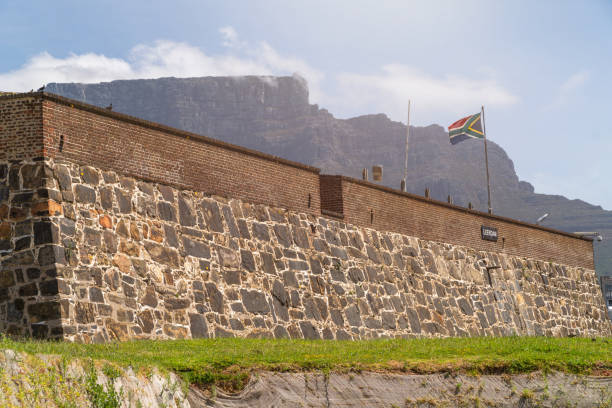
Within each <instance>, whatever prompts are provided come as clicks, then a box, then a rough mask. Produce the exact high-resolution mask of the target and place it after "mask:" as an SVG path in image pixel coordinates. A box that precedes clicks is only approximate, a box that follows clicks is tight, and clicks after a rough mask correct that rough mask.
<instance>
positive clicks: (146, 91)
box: [46, 76, 612, 274]
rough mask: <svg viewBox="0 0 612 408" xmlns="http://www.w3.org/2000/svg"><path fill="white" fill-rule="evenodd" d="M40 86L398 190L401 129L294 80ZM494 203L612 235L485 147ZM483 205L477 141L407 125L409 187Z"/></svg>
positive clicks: (599, 220)
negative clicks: (346, 111) (344, 114)
mask: <svg viewBox="0 0 612 408" xmlns="http://www.w3.org/2000/svg"><path fill="white" fill-rule="evenodd" d="M46 90H47V91H48V92H52V93H56V94H59V95H63V96H66V97H69V98H73V99H77V100H81V101H84V102H87V103H90V104H93V105H98V106H108V105H109V104H111V103H112V104H113V110H115V111H118V112H122V113H127V114H129V115H133V116H137V117H141V118H143V119H147V120H151V121H154V122H159V123H163V124H166V125H169V126H173V127H177V128H180V129H184V130H188V131H191V132H195V133H199V134H204V135H207V136H210V137H214V138H218V139H221V140H224V141H227V142H230V143H235V144H239V145H242V146H246V147H249V148H253V149H257V150H260V151H264V152H266V153H270V154H274V155H277V156H281V157H285V158H287V159H290V160H295V161H299V162H303V163H306V164H310V165H313V166H317V167H320V168H321V169H322V170H323V171H324V172H325V173H338V174H345V175H349V176H352V177H360V174H361V169H362V168H363V167H371V166H372V165H374V164H382V165H383V166H384V178H383V184H385V185H388V186H390V187H394V188H399V183H400V179H401V178H402V173H403V165H404V155H403V152H404V143H405V135H406V126H405V125H403V124H402V123H400V122H394V121H391V120H390V119H389V118H388V117H387V116H386V115H383V114H378V115H365V116H359V117H356V118H351V119H346V120H343V119H336V118H334V117H333V115H331V114H330V113H329V112H328V111H327V110H325V109H320V108H319V107H318V106H317V105H311V104H309V102H308V87H307V85H306V83H305V81H304V80H303V79H301V78H299V77H295V76H294V77H255V76H247V77H203V78H186V79H177V78H161V79H152V80H124V81H113V82H108V83H101V84H49V85H47V88H46ZM489 165H490V171H491V186H492V204H493V210H494V212H495V213H496V214H500V215H504V216H508V217H512V218H517V219H521V220H524V221H528V222H533V221H534V220H535V219H537V218H538V217H539V216H541V215H542V214H544V213H550V214H551V215H550V217H549V218H548V219H547V220H546V221H545V222H544V225H546V226H550V227H553V228H558V229H561V230H564V231H570V232H573V231H599V232H602V233H603V234H604V236H607V237H610V238H612V212H611V211H605V210H602V208H601V207H599V206H594V205H591V204H588V203H585V202H583V201H581V200H568V199H567V198H565V197H562V196H554V195H545V194H536V193H535V192H534V190H533V187H532V186H531V185H530V184H529V183H527V182H525V181H520V180H519V179H518V177H517V175H516V172H515V170H514V164H513V163H512V160H511V159H510V158H509V157H508V155H507V154H506V152H505V151H504V150H503V149H502V148H501V147H500V146H498V145H497V144H495V143H494V142H492V141H490V143H489ZM426 187H428V188H429V189H430V190H431V194H432V197H433V198H436V199H439V200H446V199H447V197H448V195H451V196H452V198H453V201H454V203H455V204H459V205H464V206H467V205H468V203H469V202H471V203H472V204H473V205H474V206H475V207H476V208H477V209H480V210H484V211H486V208H487V191H486V181H485V170H484V152H483V148H482V143H481V142H480V141H467V142H464V143H461V144H458V145H456V146H451V145H450V143H449V142H448V135H447V133H446V132H445V129H444V128H442V127H440V126H437V125H431V126H427V127H411V140H410V152H409V168H408V180H407V189H408V191H410V192H413V193H417V194H423V192H424V190H425V188H426ZM595 255H596V264H597V270H598V273H600V274H611V273H612V241H607V240H606V241H604V242H602V243H598V242H596V243H595Z"/></svg>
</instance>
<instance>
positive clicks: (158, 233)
mask: <svg viewBox="0 0 612 408" xmlns="http://www.w3.org/2000/svg"><path fill="white" fill-rule="evenodd" d="M149 239H150V240H152V241H155V242H160V243H161V242H163V241H164V230H162V229H161V228H158V227H156V226H152V227H151V233H150V235H149Z"/></svg>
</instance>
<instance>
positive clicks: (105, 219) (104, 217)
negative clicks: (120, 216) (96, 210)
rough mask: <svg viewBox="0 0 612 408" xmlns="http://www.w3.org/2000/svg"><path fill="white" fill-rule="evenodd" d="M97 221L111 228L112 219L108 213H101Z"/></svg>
mask: <svg viewBox="0 0 612 408" xmlns="http://www.w3.org/2000/svg"><path fill="white" fill-rule="evenodd" d="M98 222H99V223H100V225H101V226H102V227H104V228H106V229H112V228H113V220H112V219H111V217H109V216H108V215H101V216H100V219H99V220H98Z"/></svg>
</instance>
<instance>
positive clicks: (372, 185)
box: [326, 175, 593, 242]
mask: <svg viewBox="0 0 612 408" xmlns="http://www.w3.org/2000/svg"><path fill="white" fill-rule="evenodd" d="M326 176H328V175H326ZM330 176H332V177H338V178H340V179H341V180H342V181H346V182H349V183H354V184H360V185H362V186H364V187H368V188H372V189H375V190H380V191H384V192H386V193H391V194H395V195H398V196H402V197H406V198H410V199H413V200H417V201H421V202H424V203H429V204H433V205H437V206H440V207H445V208H449V209H452V210H455V211H458V212H462V213H466V214H471V215H477V216H480V217H483V218H488V219H490V220H494V221H501V222H507V223H511V224H515V225H519V226H522V227H527V228H532V229H537V230H541V231H546V232H550V233H552V234H557V235H564V236H566V237H569V238H574V239H577V240H580V241H587V242H593V240H592V239H589V238H585V237H581V236H579V235H576V234H572V233H569V232H565V231H560V230H557V229H554V228H549V227H544V226H541V225H537V224H531V223H528V222H524V221H519V220H516V219H514V218H508V217H503V216H501V215H495V214H489V213H486V212H482V211H478V210H470V209H469V208H466V207H461V206H458V205H454V204H449V203H446V202H444V201H438V200H434V199H431V198H426V197H423V196H420V195H417V194H412V193H406V192H402V191H400V190H396V189H394V188H391V187H386V186H382V185H380V184H376V183H372V182H370V181H365V180H359V179H356V178H352V177H348V176H343V175H330Z"/></svg>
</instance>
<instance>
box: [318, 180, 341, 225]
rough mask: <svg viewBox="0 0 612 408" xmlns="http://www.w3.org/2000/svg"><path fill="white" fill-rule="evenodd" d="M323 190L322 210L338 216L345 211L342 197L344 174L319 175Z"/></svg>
mask: <svg viewBox="0 0 612 408" xmlns="http://www.w3.org/2000/svg"><path fill="white" fill-rule="evenodd" d="M319 181H320V190H321V211H322V212H323V213H327V215H332V216H336V217H341V216H342V215H343V213H344V204H343V199H342V176H330V175H327V174H321V175H320V176H319Z"/></svg>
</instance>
